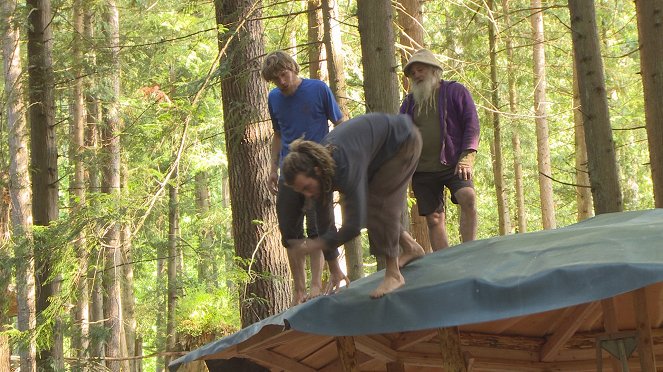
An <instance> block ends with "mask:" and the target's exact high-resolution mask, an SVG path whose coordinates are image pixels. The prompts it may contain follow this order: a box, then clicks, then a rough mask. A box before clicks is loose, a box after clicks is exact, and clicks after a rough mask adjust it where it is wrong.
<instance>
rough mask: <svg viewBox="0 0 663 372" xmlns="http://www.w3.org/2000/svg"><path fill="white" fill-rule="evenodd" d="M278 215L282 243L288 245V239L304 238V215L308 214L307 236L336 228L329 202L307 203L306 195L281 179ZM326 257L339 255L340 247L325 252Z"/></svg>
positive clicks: (277, 198) (277, 200)
mask: <svg viewBox="0 0 663 372" xmlns="http://www.w3.org/2000/svg"><path fill="white" fill-rule="evenodd" d="M276 215H277V217H278V221H279V230H280V231H281V243H282V244H283V246H284V247H286V248H289V247H288V240H291V239H303V238H304V216H306V237H308V238H309V239H314V238H317V237H318V236H320V235H322V234H324V233H326V232H327V231H328V230H329V229H335V228H336V226H334V209H333V205H332V204H331V203H329V206H328V207H325V206H320V205H319V203H306V198H305V197H304V195H302V194H300V193H298V192H296V191H295V190H293V189H291V188H290V187H288V186H286V185H285V183H284V182H283V180H282V179H281V180H279V186H278V194H277V195H276ZM323 254H324V256H325V259H327V260H330V259H333V258H335V257H337V256H338V249H335V250H333V251H330V252H327V251H325V252H323Z"/></svg>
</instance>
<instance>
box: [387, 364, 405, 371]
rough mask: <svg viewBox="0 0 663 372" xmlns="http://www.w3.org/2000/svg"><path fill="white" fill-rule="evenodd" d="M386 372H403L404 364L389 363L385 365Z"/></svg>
mask: <svg viewBox="0 0 663 372" xmlns="http://www.w3.org/2000/svg"><path fill="white" fill-rule="evenodd" d="M387 372H405V364H403V362H389V363H387Z"/></svg>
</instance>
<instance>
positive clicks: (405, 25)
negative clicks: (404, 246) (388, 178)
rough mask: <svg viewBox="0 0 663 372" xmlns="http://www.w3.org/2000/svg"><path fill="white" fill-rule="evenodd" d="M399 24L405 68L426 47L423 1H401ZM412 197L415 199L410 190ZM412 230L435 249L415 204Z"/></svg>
mask: <svg viewBox="0 0 663 372" xmlns="http://www.w3.org/2000/svg"><path fill="white" fill-rule="evenodd" d="M397 9H398V24H399V26H400V28H401V33H400V42H401V45H403V47H404V49H403V50H401V51H400V52H401V53H400V55H401V66H405V64H406V63H407V61H408V59H409V58H410V56H411V55H412V53H414V52H415V51H416V50H417V49H421V48H423V46H424V27H423V17H424V15H423V1H422V0H399V5H398V8H397ZM401 83H402V84H403V90H404V91H407V90H408V89H409V87H408V84H409V80H408V78H407V77H405V75H403V79H402V80H401ZM409 193H410V197H412V198H414V195H413V194H412V189H411V188H410V192H409ZM410 221H411V223H410V230H411V233H412V237H413V238H414V240H416V241H417V242H418V243H419V245H421V246H422V247H423V248H424V250H425V251H426V252H428V253H430V252H432V251H433V249H432V248H431V245H430V238H429V236H428V226H427V225H426V218H425V217H423V216H420V215H419V207H418V206H417V203H414V205H413V206H412V208H411V209H410Z"/></svg>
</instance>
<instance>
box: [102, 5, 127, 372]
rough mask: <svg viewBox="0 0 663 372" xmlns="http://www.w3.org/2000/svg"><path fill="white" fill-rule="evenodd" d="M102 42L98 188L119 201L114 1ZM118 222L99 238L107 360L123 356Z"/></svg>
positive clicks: (115, 367) (115, 370)
mask: <svg viewBox="0 0 663 372" xmlns="http://www.w3.org/2000/svg"><path fill="white" fill-rule="evenodd" d="M106 6H107V9H106V14H105V17H106V23H107V26H106V28H105V35H104V36H105V39H106V41H107V42H108V45H109V46H110V47H109V48H108V53H109V56H108V60H109V61H110V66H109V73H108V76H107V77H106V79H107V85H108V87H109V90H110V92H109V95H108V102H107V104H106V105H105V115H104V123H103V124H104V125H103V128H102V131H101V132H102V134H101V135H102V154H103V158H102V159H103V160H102V184H101V191H102V192H103V193H105V194H108V195H109V196H111V198H114V199H115V198H120V186H121V184H120V182H121V181H120V171H121V160H120V132H121V122H120V112H119V98H120V45H119V43H120V34H119V31H120V27H119V12H118V9H117V6H116V4H115V1H114V0H108V1H107V3H106ZM120 227H121V226H120V223H119V221H115V220H109V221H106V229H105V234H104V237H103V242H104V246H105V258H106V266H105V278H104V287H105V290H106V298H107V299H108V303H106V304H104V305H105V310H106V311H107V315H106V317H107V318H106V321H105V325H106V328H107V329H108V331H109V337H108V340H107V344H106V356H107V357H109V358H121V357H124V356H126V351H123V350H122V345H123V344H125V342H123V341H122V335H123V333H122V326H123V320H122V294H121V280H122V273H121V272H122V267H121V266H120V264H121V262H122V248H121V242H120V240H121V238H120ZM107 365H108V368H109V369H110V370H111V371H112V372H119V371H120V370H121V368H122V363H121V362H120V361H118V360H115V359H112V360H109V361H108V363H107Z"/></svg>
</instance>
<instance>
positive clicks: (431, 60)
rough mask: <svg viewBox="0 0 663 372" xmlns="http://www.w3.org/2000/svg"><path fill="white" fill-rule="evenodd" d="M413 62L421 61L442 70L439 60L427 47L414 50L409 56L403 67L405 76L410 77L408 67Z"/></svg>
mask: <svg viewBox="0 0 663 372" xmlns="http://www.w3.org/2000/svg"><path fill="white" fill-rule="evenodd" d="M413 63H423V64H426V65H429V66H433V67H437V68H439V69H440V70H443V68H442V64H441V63H440V61H438V60H437V58H435V55H433V53H432V52H431V51H430V50H428V49H419V50H417V51H416V52H414V54H413V55H412V57H410V60H409V61H407V64H406V65H405V67H403V73H405V76H407V77H410V67H411V66H412V64H413Z"/></svg>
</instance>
